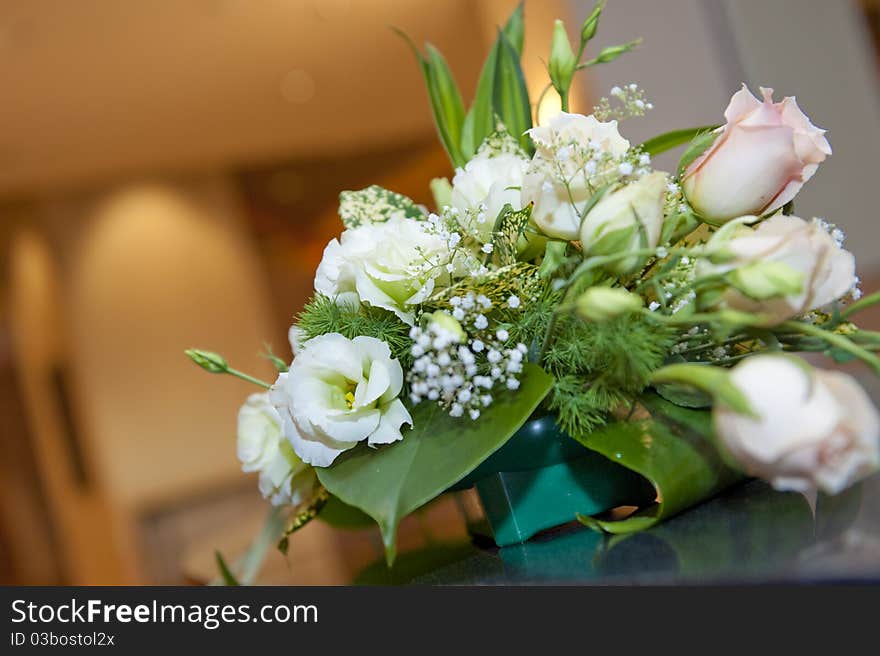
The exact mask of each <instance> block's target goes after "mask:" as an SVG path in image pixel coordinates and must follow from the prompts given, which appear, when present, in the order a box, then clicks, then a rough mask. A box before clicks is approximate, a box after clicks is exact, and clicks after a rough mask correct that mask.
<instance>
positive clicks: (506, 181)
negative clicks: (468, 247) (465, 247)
mask: <svg viewBox="0 0 880 656" xmlns="http://www.w3.org/2000/svg"><path fill="white" fill-rule="evenodd" d="M528 165H529V160H527V159H525V158H523V157H520V156H518V155H514V154H512V153H501V154H498V155H494V156H493V155H477V156H476V157H474V158H473V159H472V160H470V161H469V162H468V163H467V164H465V165H464V168H459V169H456V171H455V177H454V178H453V179H452V206H453V207H455V208H456V209H458V210H459V211H460V212H461V215H462V216H465V217H467V218H466V221H467V223H468V224H467V226H466V227H467V228H468V230H469V232H470V233H471V234H472V235H473V236H474V237H476V238H477V239H478V240H479V241H481V242H483V243H487V242H489V241H491V240H492V228H493V226H494V225H495V219H497V218H498V214H499V213H500V212H501V210H502V209H503V208H504V206H505V205H506V204H510V206H511V207H512V208H513V209H514V210H519V209H522V207H523V204H522V203H521V196H522V182H523V176H524V175H525V172H526V168H527V167H528Z"/></svg>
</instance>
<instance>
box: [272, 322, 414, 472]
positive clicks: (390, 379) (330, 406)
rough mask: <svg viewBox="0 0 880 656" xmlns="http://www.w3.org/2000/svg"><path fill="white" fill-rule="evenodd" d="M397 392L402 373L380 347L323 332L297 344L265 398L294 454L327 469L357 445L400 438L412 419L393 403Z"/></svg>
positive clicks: (369, 340) (397, 401) (382, 344)
mask: <svg viewBox="0 0 880 656" xmlns="http://www.w3.org/2000/svg"><path fill="white" fill-rule="evenodd" d="M402 387H403V370H402V369H401V367H400V363H399V362H398V361H397V360H394V359H392V357H391V350H390V349H389V348H388V345H387V344H386V343H385V342H383V341H381V340H378V339H376V338H374V337H364V336H360V337H355V338H354V339H348V338H347V337H344V336H342V335H340V334H339V333H329V334H327V335H321V336H319V337H315V338H313V339H310V340H309V341H307V342H306V343H305V344H304V345H303V347H302V349H301V351H300V352H299V354H298V355H297V356H296V357H295V358H294V360H293V364H291V365H290V371H289V372H287V373H282V374H280V375H279V376H278V380H277V381H276V382H275V384H274V385H273V386H272V389H271V391H270V392H269V396H270V399H271V401H272V404H273V405H274V406H275V407H276V408H277V410H278V412H279V414H280V415H281V418H282V422H283V428H284V435H285V437H287V439H288V440H290V443H291V445H292V446H293V450H294V451H295V452H296V455H298V456H299V457H300V458H301V459H302V460H303V461H304V462H307V463H309V464H311V465H314V466H315V467H327V466H329V465H330V464H332V463H333V461H334V460H335V459H336V457H337V456H338V455H339V454H340V453H342V452H344V451H347V450H349V449H352V448H354V447H355V446H356V445H357V444H358V442H362V441H366V442H367V444H369V445H370V446H377V445H380V444H389V443H391V442H395V441H397V440H400V439H402V438H403V435H401V432H400V428H401V426H402V425H403V424H409V425H410V426H412V417H410V414H409V412H408V411H407V409H406V407H405V406H404V405H403V403H402V402H401V401H400V399H399V398H398V395H399V394H400V390H401V388H402Z"/></svg>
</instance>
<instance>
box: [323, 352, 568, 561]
mask: <svg viewBox="0 0 880 656" xmlns="http://www.w3.org/2000/svg"><path fill="white" fill-rule="evenodd" d="M520 382H521V384H520V388H519V389H518V390H517V391H516V392H502V393H499V394H498V395H497V396H496V398H495V400H494V402H493V403H492V405H491V406H489V407H488V408H487V409H486V410H484V411H483V414H482V416H481V417H480V418H479V419H478V420H476V421H472V420H471V419H469V418H467V417H464V418H461V417H460V418H453V417H450V416H449V414H448V413H447V412H446V411H445V410H443V409H442V408H440V407H439V406H438V405H436V404H435V403H422V404H419V405H417V406H415V408H414V409H413V411H412V417H413V424H414V426H413V428H412V429H411V430H408V431H407V432H406V433H404V436H403V439H402V440H401V441H399V442H396V443H394V444H392V445H390V446H385V447H380V448H379V449H370V448H368V447H366V446H363V447H359V448H356V449H352V450H351V451H349V452H347V453H346V454H344V455H343V456H341V457H340V458H339V459H338V460H337V461H336V462H335V463H334V464H333V465H332V466H330V467H327V468H318V469H317V472H318V478H319V479H320V481H321V484H322V485H324V487H326V488H327V490H329V491H330V492H331V493H332V494H333V495H334V496H336V497H338V498H339V499H340V500H341V501H343V502H345V503H347V504H349V505H351V506H355V507H356V508H360V509H361V510H363V511H364V512H365V513H367V514H368V515H370V516H371V517H372V518H373V519H375V520H376V522H377V523H378V524H379V528H380V530H381V531H382V537H383V540H384V542H385V555H386V558H387V560H388V562H389V564H390V563H393V562H394V558H395V555H396V536H397V526H398V524H399V523H400V520H401V519H402V518H403V517H405V516H406V515H408V514H409V513H411V512H412V511H413V510H415V509H416V508H418V507H420V506H422V505H423V504H425V503H427V502H428V501H430V500H431V499H433V498H434V497H436V496H437V495H438V494H440V493H441V492H443V491H445V490H446V489H448V488H449V487H450V486H451V485H453V484H454V483H456V482H458V481H459V480H461V479H462V478H464V477H465V476H466V475H467V474H469V473H470V472H471V471H472V470H474V469H475V468H476V467H477V466H478V465H479V464H480V463H481V462H483V461H484V460H485V459H486V458H488V457H489V456H490V455H492V453H494V452H495V451H496V450H497V449H499V448H500V447H501V446H502V445H503V444H504V443H505V442H507V440H508V439H510V437H511V436H512V435H513V434H514V433H515V432H516V431H517V430H518V429H519V427H520V426H522V425H523V424H524V423H525V421H526V420H527V419H528V418H529V416H530V415H531V414H532V412H533V411H534V410H535V408H537V407H538V404H540V402H541V400H542V399H543V398H544V396H546V394H547V392H549V391H550V389H551V387H552V386H553V378H552V377H551V376H550V375H549V374H547V373H545V372H544V371H543V370H542V369H540V368H539V367H537V366H535V365H531V364H528V365H526V366H525V367H524V369H523V375H522V377H521V379H520Z"/></svg>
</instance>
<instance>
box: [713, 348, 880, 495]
mask: <svg viewBox="0 0 880 656" xmlns="http://www.w3.org/2000/svg"><path fill="white" fill-rule="evenodd" d="M730 375H731V379H732V381H733V383H734V384H735V385H736V386H737V387H738V388H739V389H740V391H742V393H743V394H744V395H745V396H746V398H747V399H748V401H749V404H750V405H751V408H752V410H754V411H755V413H757V418H751V417H747V416H744V415H740V414H737V413H736V412H734V411H733V410H731V409H730V408H728V407H726V406H723V405H719V406H716V407H715V410H714V421H715V430H716V433H717V435H718V437H719V439H720V440H721V442H722V444H723V445H724V446H725V447H726V449H727V450H728V451H729V452H730V454H731V455H732V456H733V457H734V458H735V459H736V460H737V461H738V462H739V463H740V464H741V465H742V467H743V468H744V470H745V471H746V473H748V474H749V475H752V476H758V477H760V478H763V479H766V480H768V481H769V482H770V483H771V484H772V485H773V486H774V487H775V488H776V489H778V490H796V491H799V492H808V491H812V490H815V489H819V490H822V491H824V492H827V493H829V494H837V493H838V492H840V491H841V490H843V489H845V488H846V487H848V486H849V485H852V484H853V483H854V482H856V481H858V480H859V479H861V478H864V477H865V476H867V475H868V474H870V473H871V472H873V471H875V470H876V469H877V468H878V467H880V415H878V412H877V409H876V408H875V407H874V406H873V405H872V403H871V401H870V400H869V399H868V396H867V395H866V394H865V392H864V391H863V390H862V388H861V387H859V385H858V384H857V383H856V382H855V381H854V380H853V378H852V377H851V376H848V375H846V374H843V373H839V372H833V371H821V370H813V369H810V368H809V366H808V365H807V364H806V363H798V362H797V361H795V360H794V359H792V358H788V357H785V356H778V355H757V356H753V357H750V358H747V359H746V360H744V361H743V362H742V363H740V364H738V365H737V366H736V367H734V368H733V370H732V371H731V374H730Z"/></svg>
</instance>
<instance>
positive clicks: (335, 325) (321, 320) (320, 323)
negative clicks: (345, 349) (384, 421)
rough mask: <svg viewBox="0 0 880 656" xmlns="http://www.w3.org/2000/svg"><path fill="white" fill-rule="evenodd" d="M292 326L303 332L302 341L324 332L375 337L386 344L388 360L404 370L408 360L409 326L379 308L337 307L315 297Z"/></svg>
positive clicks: (322, 297) (332, 302)
mask: <svg viewBox="0 0 880 656" xmlns="http://www.w3.org/2000/svg"><path fill="white" fill-rule="evenodd" d="M296 325H297V327H298V328H299V329H300V330H302V331H303V332H304V333H305V339H311V338H312V337H317V336H318V335H326V334H327V333H339V334H341V335H344V336H345V337H348V338H349V339H354V338H355V337H357V336H358V335H366V336H368V337H375V338H376V339H381V340H382V341H383V342H385V343H386V344H388V346H389V347H390V348H391V355H392V357H395V358H397V359H398V360H400V364H401V366H402V367H404V368H405V369H406V368H408V367H409V366H410V363H411V360H412V356H411V355H410V352H409V350H410V347H411V346H412V340H411V339H410V338H409V326H407V325H406V324H405V323H403V322H402V321H401V320H400V319H399V318H397V316H396V315H394V314H392V313H391V312H388V311H386V310H383V309H381V308H375V307H371V306H369V305H363V304H362V305H360V306H355V305H346V304H337V303H336V301H335V300H334V299H332V298H329V297H327V296H323V295H321V294H315V296H314V297H313V298H312V300H310V301H309V302H308V303H306V306H305V307H304V308H303V309H302V312H300V313H299V315H297V317H296Z"/></svg>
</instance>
